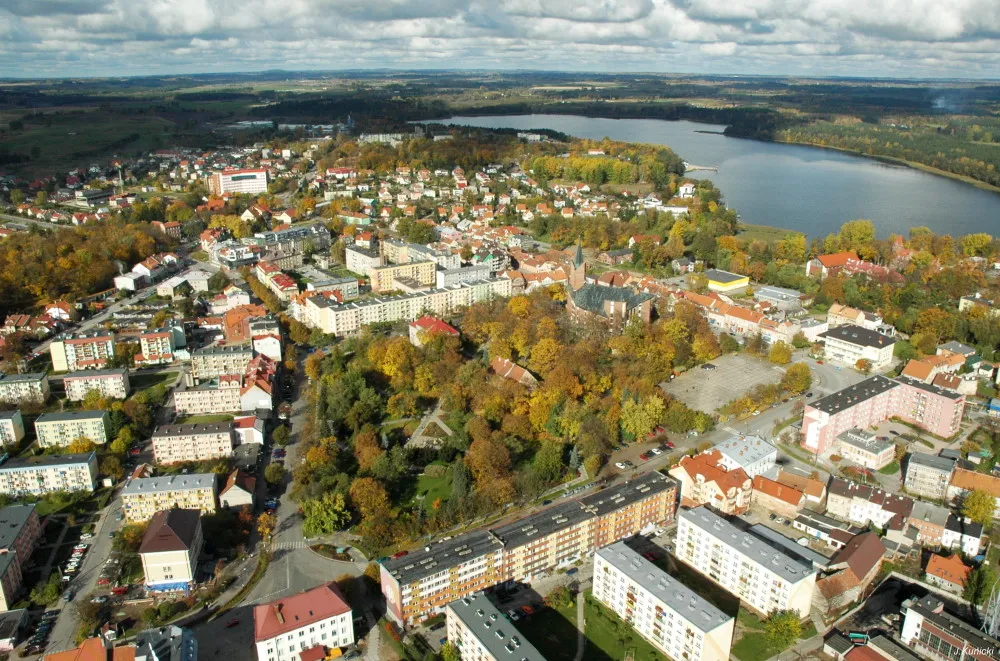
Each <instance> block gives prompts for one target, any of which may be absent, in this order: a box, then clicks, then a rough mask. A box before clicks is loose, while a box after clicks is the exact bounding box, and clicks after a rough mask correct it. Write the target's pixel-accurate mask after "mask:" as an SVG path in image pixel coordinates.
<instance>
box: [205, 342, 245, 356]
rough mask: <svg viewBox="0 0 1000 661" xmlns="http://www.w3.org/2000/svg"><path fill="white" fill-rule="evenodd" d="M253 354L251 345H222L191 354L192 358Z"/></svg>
mask: <svg viewBox="0 0 1000 661" xmlns="http://www.w3.org/2000/svg"><path fill="white" fill-rule="evenodd" d="M228 353H232V354H237V353H239V354H242V353H249V354H253V347H252V346H251V345H249V344H221V345H216V346H211V347H202V348H200V349H195V350H194V351H192V352H191V355H192V356H219V355H224V354H228Z"/></svg>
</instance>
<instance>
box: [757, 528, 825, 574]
mask: <svg viewBox="0 0 1000 661" xmlns="http://www.w3.org/2000/svg"><path fill="white" fill-rule="evenodd" d="M750 532H752V533H753V534H755V535H757V536H758V537H760V538H761V539H763V540H764V541H765V542H767V543H768V544H769V545H770V546H773V547H775V548H777V549H778V550H779V551H784V552H785V553H788V554H790V555H794V556H798V557H799V558H801V559H803V560H805V561H807V562H810V563H812V566H813V567H814V568H816V569H826V568H827V567H828V566H829V565H830V556H827V555H824V554H822V553H820V552H819V551H814V550H813V549H811V548H809V547H808V546H802V545H801V544H798V543H796V542H795V540H793V539H791V538H789V537H785V536H784V535H782V534H781V533H780V532H778V531H777V530H774V529H772V528H768V527H767V526H765V525H764V524H763V523H755V524H754V525H752V526H750Z"/></svg>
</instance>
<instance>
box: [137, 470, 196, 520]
mask: <svg viewBox="0 0 1000 661" xmlns="http://www.w3.org/2000/svg"><path fill="white" fill-rule="evenodd" d="M174 507H180V508H181V509H193V510H199V511H200V512H201V513H202V514H214V513H215V473H194V474H189V475H161V476H158V477H141V478H133V479H131V480H129V481H128V482H126V483H125V487H124V488H123V489H122V510H123V511H124V513H125V520H126V521H128V522H129V523H137V522H139V521H148V520H149V519H151V518H152V517H153V515H154V514H156V513H157V512H160V511H162V510H168V509H171V508H174Z"/></svg>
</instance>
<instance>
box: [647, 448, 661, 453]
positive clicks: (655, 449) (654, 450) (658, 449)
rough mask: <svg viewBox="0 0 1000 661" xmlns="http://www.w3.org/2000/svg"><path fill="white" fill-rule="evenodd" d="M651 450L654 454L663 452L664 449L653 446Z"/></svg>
mask: <svg viewBox="0 0 1000 661" xmlns="http://www.w3.org/2000/svg"><path fill="white" fill-rule="evenodd" d="M650 452H652V453H653V454H663V450H661V449H660V448H653V449H652V450H650Z"/></svg>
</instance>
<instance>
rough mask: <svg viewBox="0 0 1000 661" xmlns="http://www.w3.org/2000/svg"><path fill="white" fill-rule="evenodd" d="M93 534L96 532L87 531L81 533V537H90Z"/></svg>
mask: <svg viewBox="0 0 1000 661" xmlns="http://www.w3.org/2000/svg"><path fill="white" fill-rule="evenodd" d="M93 536H94V533H92V532H85V533H83V534H82V535H80V539H90V538H92V537H93Z"/></svg>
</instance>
